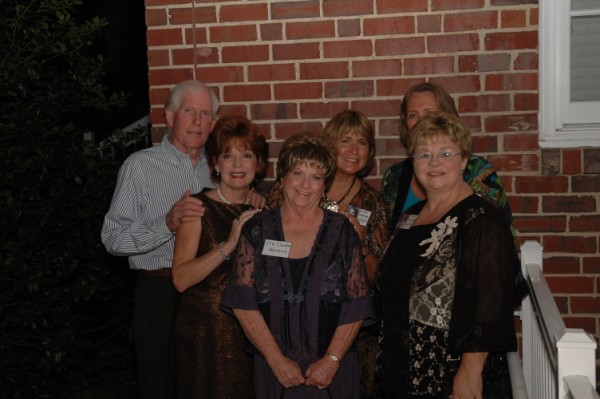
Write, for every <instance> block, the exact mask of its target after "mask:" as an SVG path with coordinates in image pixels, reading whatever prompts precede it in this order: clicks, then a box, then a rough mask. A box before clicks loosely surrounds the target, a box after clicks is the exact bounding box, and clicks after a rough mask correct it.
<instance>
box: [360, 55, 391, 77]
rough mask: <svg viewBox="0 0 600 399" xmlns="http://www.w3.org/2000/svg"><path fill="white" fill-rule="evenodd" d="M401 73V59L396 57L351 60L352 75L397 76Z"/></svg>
mask: <svg viewBox="0 0 600 399" xmlns="http://www.w3.org/2000/svg"><path fill="white" fill-rule="evenodd" d="M401 74H402V61H401V60H396V59H385V60H368V61H360V60H357V61H353V62H352V76H353V77H359V78H360V77H365V76H399V75H401Z"/></svg>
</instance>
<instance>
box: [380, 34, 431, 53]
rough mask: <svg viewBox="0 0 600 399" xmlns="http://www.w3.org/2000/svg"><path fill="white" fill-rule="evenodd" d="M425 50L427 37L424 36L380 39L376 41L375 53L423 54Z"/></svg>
mask: <svg viewBox="0 0 600 399" xmlns="http://www.w3.org/2000/svg"><path fill="white" fill-rule="evenodd" d="M424 52H425V39H424V38H423V37H403V38H397V39H378V40H376V41H375V55H376V56H378V57H385V56H395V55H408V54H422V53H424Z"/></svg>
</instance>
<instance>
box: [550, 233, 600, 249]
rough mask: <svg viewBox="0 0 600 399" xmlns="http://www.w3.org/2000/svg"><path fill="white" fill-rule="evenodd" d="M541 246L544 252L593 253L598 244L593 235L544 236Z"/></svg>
mask: <svg viewBox="0 0 600 399" xmlns="http://www.w3.org/2000/svg"><path fill="white" fill-rule="evenodd" d="M542 246H543V247H544V252H546V253H549V252H566V253H571V254H594V253H596V252H597V250H598V245H597V242H596V239H595V238H594V237H581V236H566V235H561V236H545V237H544V239H543V242H542Z"/></svg>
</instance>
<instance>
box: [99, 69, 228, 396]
mask: <svg viewBox="0 0 600 399" xmlns="http://www.w3.org/2000/svg"><path fill="white" fill-rule="evenodd" d="M218 108H219V103H218V99H217V97H216V96H215V94H214V93H213V91H212V90H211V89H209V88H208V87H207V86H205V85H204V84H203V83H200V82H198V81H195V80H187V81H184V82H181V83H179V84H178V85H177V86H175V88H174V89H173V90H172V91H171V93H170V95H169V98H168V99H167V102H166V104H165V116H166V121H167V126H168V130H169V133H168V135H166V136H165V137H164V138H163V140H162V142H161V143H160V145H157V146H154V147H152V148H148V149H145V150H142V151H138V152H136V153H134V154H132V155H131V156H130V157H129V158H127V160H125V162H124V164H123V166H122V167H121V170H120V171H119V177H118V180H117V186H116V188H115V193H114V196H113V199H112V202H111V205H110V209H109V210H108V213H107V214H106V217H105V219H104V224H103V226H102V242H103V243H104V245H105V246H106V249H107V250H108V251H109V252H110V253H111V254H113V255H120V256H127V257H128V259H129V266H130V268H131V269H133V270H137V281H136V286H135V300H134V312H133V326H132V331H133V342H134V346H135V350H136V355H137V360H138V376H139V386H140V391H141V398H142V399H148V398H161V399H162V398H164V397H165V392H166V380H167V378H166V376H167V358H168V346H169V333H170V328H171V320H172V314H173V306H174V301H175V297H176V295H175V291H174V289H173V286H172V284H171V278H170V276H171V273H170V271H171V262H172V259H173V241H174V240H173V237H174V233H175V231H176V230H177V227H179V224H180V223H181V220H182V218H183V217H184V216H186V217H198V216H202V215H203V214H204V208H203V207H202V202H201V201H200V200H198V199H196V198H193V197H191V196H190V194H191V193H196V192H199V191H200V190H201V189H202V188H204V187H211V188H212V187H214V186H215V182H214V181H213V180H212V179H211V177H210V170H209V167H208V164H207V160H206V157H205V156H204V143H205V142H206V139H207V138H208V135H209V134H210V131H211V130H212V127H213V126H214V123H215V119H216V113H217V110H218Z"/></svg>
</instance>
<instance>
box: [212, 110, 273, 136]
mask: <svg viewBox="0 0 600 399" xmlns="http://www.w3.org/2000/svg"><path fill="white" fill-rule="evenodd" d="M219 115H244V116H247V115H248V110H247V107H246V105H244V104H227V103H225V104H221V105H220V106H219ZM259 127H260V125H259ZM265 137H268V136H265Z"/></svg>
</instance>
